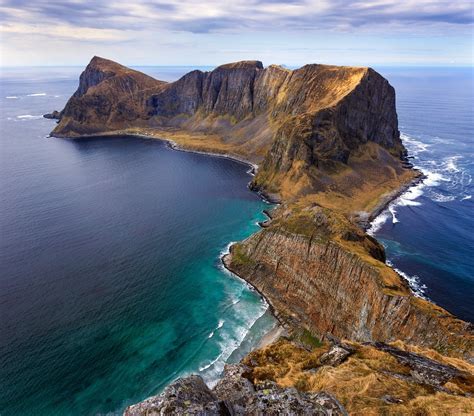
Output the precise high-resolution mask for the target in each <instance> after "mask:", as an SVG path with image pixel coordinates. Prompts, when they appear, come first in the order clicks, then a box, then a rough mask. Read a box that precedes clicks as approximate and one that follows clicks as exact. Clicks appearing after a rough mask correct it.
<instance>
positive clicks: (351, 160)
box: [52, 57, 407, 198]
mask: <svg viewBox="0 0 474 416" xmlns="http://www.w3.org/2000/svg"><path fill="white" fill-rule="evenodd" d="M130 129H135V131H140V130H141V131H147V130H148V131H149V130H150V129H151V130H152V133H153V134H161V136H162V137H170V136H171V138H173V139H174V140H176V141H178V142H180V141H181V142H182V144H183V145H185V146H187V147H192V148H198V149H201V150H213V151H216V152H223V153H229V152H230V153H233V154H236V155H239V156H242V157H244V158H246V159H248V160H251V161H253V162H257V163H260V162H262V163H261V166H260V169H259V173H258V175H257V177H256V178H255V181H254V186H255V187H256V188H259V189H262V190H264V191H266V192H268V193H272V194H275V195H279V196H281V197H283V198H287V197H290V196H293V195H294V194H295V193H298V194H308V193H314V192H316V191H324V190H328V189H332V188H334V189H336V190H337V192H342V193H344V192H346V191H347V190H346V187H345V186H344V184H341V183H336V182H337V181H336V182H334V179H332V180H331V179H330V178H331V177H332V178H334V177H335V175H334V172H335V171H339V172H343V171H344V172H345V173H344V174H343V175H342V176H344V177H347V175H348V174H349V173H350V174H352V175H355V176H357V183H358V185H360V186H363V185H366V178H367V177H368V175H366V172H363V171H362V172H361V167H363V164H359V165H358V164H357V160H358V159H360V157H363V156H366V155H372V154H374V153H377V152H381V153H383V157H384V158H385V159H386V161H387V162H386V164H387V166H391V169H389V170H387V169H381V170H380V171H379V172H378V175H379V176H378V178H377V181H378V182H383V181H385V182H390V181H397V180H400V181H402V182H403V181H404V180H406V176H407V172H406V171H405V170H403V169H401V168H400V166H401V164H400V158H401V157H402V156H403V155H404V148H403V145H402V143H401V141H400V135H399V132H398V125H397V114H396V111H395V92H394V90H393V88H392V87H391V86H390V84H389V83H388V82H387V81H386V80H385V79H384V78H383V77H382V76H380V75H379V74H378V73H377V72H375V71H373V70H372V69H369V68H355V67H336V66H329V65H306V66H304V67H302V68H300V69H296V70H293V71H291V70H288V69H285V68H283V67H280V66H276V65H271V66H269V67H267V68H264V67H263V65H262V63H261V62H259V61H242V62H237V63H233V64H226V65H222V66H219V67H217V68H216V69H214V70H213V71H211V72H202V71H192V72H190V73H188V74H186V75H184V76H183V77H182V78H180V79H179V80H177V81H175V82H171V83H166V82H163V81H157V80H154V79H152V78H151V77H148V76H146V75H144V74H142V73H140V72H138V71H134V70H131V69H128V68H126V67H124V66H121V65H119V64H117V63H115V62H112V61H109V60H106V59H103V58H98V57H94V58H93V59H92V60H91V62H90V63H89V65H88V66H87V68H86V69H85V71H84V72H83V73H82V75H81V77H80V82H79V87H78V89H77V91H76V92H75V93H74V95H73V96H72V97H71V99H70V100H69V101H68V103H67V104H66V107H65V108H64V109H63V110H62V111H61V112H60V114H59V122H58V125H57V126H56V128H55V129H54V130H53V132H52V135H54V136H58V137H78V136H84V135H97V134H103V133H107V132H113V131H122V132H123V131H127V130H128V131H130ZM177 133H179V134H177ZM192 139H194V140H192ZM369 145H370V146H371V147H369ZM371 157H372V156H371ZM376 157H377V156H376ZM372 158H373V157H372ZM362 170H363V169H362ZM333 182H334V183H333ZM392 187H393V184H392ZM346 193H347V192H346Z"/></svg>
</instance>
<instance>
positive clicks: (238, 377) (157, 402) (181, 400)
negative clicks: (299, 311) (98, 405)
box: [125, 364, 347, 416]
mask: <svg viewBox="0 0 474 416" xmlns="http://www.w3.org/2000/svg"><path fill="white" fill-rule="evenodd" d="M250 371H251V369H250V368H249V367H247V366H244V365H241V364H233V365H227V366H226V368H225V370H224V375H223V377H222V379H221V380H220V381H219V383H218V384H217V386H216V387H215V388H214V389H213V390H211V389H209V388H208V387H207V386H206V385H205V384H204V381H203V380H202V378H201V377H199V376H189V377H186V378H182V379H178V380H177V381H175V382H174V383H172V384H170V385H169V386H168V387H167V388H166V389H165V390H164V392H163V393H161V394H160V395H158V396H154V397H151V398H149V399H147V400H145V401H143V402H141V403H138V404H136V405H133V406H130V407H129V408H127V409H126V410H125V416H145V415H146V416H153V415H184V414H186V415H200V416H203V415H206V416H227V415H229V416H246V415H254V416H257V415H262V416H263V415H268V416H279V415H295V416H296V415H298V416H300V415H301V416H330V415H331V416H346V415H347V413H346V411H345V410H344V407H343V406H342V405H341V404H340V403H339V402H338V400H337V399H336V398H334V397H333V396H332V395H331V394H328V393H326V392H318V393H304V392H299V391H298V390H297V389H295V388H293V387H291V388H282V387H280V386H279V385H278V384H277V383H275V382H272V381H267V382H265V383H259V384H257V385H254V384H253V383H252V382H250V381H249V380H248V378H246V377H245V373H246V372H247V373H249V374H250Z"/></svg>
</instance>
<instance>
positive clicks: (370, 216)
mask: <svg viewBox="0 0 474 416" xmlns="http://www.w3.org/2000/svg"><path fill="white" fill-rule="evenodd" d="M48 137H55V138H61V139H68V140H78V139H79V140H80V139H82V138H107V137H132V138H133V137H135V138H140V139H152V140H160V141H161V142H164V143H165V144H166V145H167V147H168V148H170V149H172V150H175V151H181V152H186V153H196V154H200V155H205V156H210V157H220V158H224V159H229V160H232V161H234V162H237V163H241V164H244V165H246V166H249V167H250V170H249V171H247V172H246V173H247V174H249V175H250V176H255V174H256V173H257V171H258V165H257V164H256V163H253V162H250V161H249V160H247V159H245V158H243V157H239V156H235V155H231V154H228V153H218V152H210V151H203V150H198V149H191V148H186V147H183V146H182V145H179V144H178V143H177V142H176V141H174V140H172V139H169V138H164V137H160V136H158V135H152V134H149V135H147V134H143V133H133V132H125V131H111V132H104V133H100V134H93V135H82V136H78V137H58V136H52V135H50V136H48ZM410 169H411V170H413V171H416V172H417V176H416V177H415V178H413V179H412V180H410V181H409V182H407V183H405V184H403V185H402V186H401V187H400V188H399V189H396V190H394V191H392V192H390V193H388V194H386V195H385V196H383V197H382V198H381V201H380V202H379V203H378V204H377V205H376V207H375V208H374V209H372V211H371V212H369V213H367V217H366V218H365V219H359V220H357V221H356V223H357V224H358V225H359V226H360V227H361V228H362V229H363V230H364V232H367V231H368V230H369V228H370V227H371V225H372V223H373V222H374V221H375V220H376V218H377V217H379V216H380V215H381V214H382V213H383V212H385V211H386V210H387V209H388V207H389V206H390V204H391V203H393V202H394V201H395V200H396V199H397V198H399V197H400V196H402V195H403V194H404V193H405V192H407V191H408V190H409V189H410V188H412V187H414V186H416V185H418V184H419V183H421V182H422V181H423V180H424V179H425V178H426V175H425V174H424V173H423V172H422V171H421V170H419V169H416V168H413V167H411V168H410ZM250 184H251V181H250V182H249V183H248V185H247V187H248V188H249V189H250V190H251V191H252V192H254V193H256V194H257V195H258V196H259V197H260V198H261V199H262V200H263V201H264V202H265V203H268V204H274V205H278V204H281V203H282V201H281V200H279V199H278V200H275V199H273V198H272V197H271V196H267V195H266V194H265V193H264V192H263V191H262V190H260V189H256V188H252V187H251V186H250ZM263 213H264V214H265V215H266V216H267V217H268V219H267V220H266V221H264V222H263V223H266V222H267V221H268V222H270V221H271V220H272V218H271V215H269V212H268V211H267V210H263ZM258 225H259V226H260V228H264V226H263V225H262V224H261V223H259V224H258ZM257 232H258V231H257ZM252 235H253V234H252ZM234 244H235V242H230V243H229V244H228V246H227V250H226V251H225V252H223V253H222V255H221V256H220V261H221V264H222V267H223V268H224V269H225V270H226V271H227V272H229V273H231V275H232V276H233V277H235V278H237V279H239V280H241V281H242V282H243V283H244V284H245V285H247V287H249V288H251V290H253V291H254V292H256V293H258V294H259V296H260V298H261V299H262V300H263V302H265V303H266V304H267V305H268V308H269V311H270V313H271V315H272V316H273V317H274V318H275V320H276V325H275V326H274V327H273V328H272V329H270V330H269V331H268V332H267V333H265V334H263V335H262V337H261V339H260V340H259V342H258V343H257V344H256V345H255V346H254V347H253V348H252V349H251V351H255V350H257V349H260V348H263V347H265V346H267V345H269V344H271V343H273V342H275V341H277V340H278V339H279V338H280V337H281V336H282V335H283V334H285V333H287V331H288V327H289V324H288V323H287V322H285V321H284V320H283V319H282V318H281V317H280V313H279V311H278V310H277V309H276V308H275V307H274V306H273V305H272V303H271V302H270V300H269V299H268V298H267V297H266V296H265V295H264V294H263V293H262V292H261V291H260V290H258V289H257V288H256V287H255V286H253V285H252V284H251V283H250V282H248V281H247V280H246V279H245V278H243V277H242V276H240V275H238V274H237V273H235V272H234V271H233V270H231V269H230V268H229V267H228V266H227V264H226V258H227V257H228V256H229V255H231V251H232V246H233V245H234ZM386 264H387V263H386ZM387 265H388V267H390V268H391V269H392V270H394V272H395V273H397V275H399V276H400V278H401V279H402V280H403V281H407V279H406V278H404V277H403V276H402V275H401V274H400V273H399V272H398V271H397V270H396V269H395V268H394V267H393V266H391V265H389V264H387ZM407 283H408V281H407ZM409 287H410V285H409ZM410 291H411V292H412V294H413V295H415V296H416V293H415V292H414V291H413V289H412V288H411V287H410Z"/></svg>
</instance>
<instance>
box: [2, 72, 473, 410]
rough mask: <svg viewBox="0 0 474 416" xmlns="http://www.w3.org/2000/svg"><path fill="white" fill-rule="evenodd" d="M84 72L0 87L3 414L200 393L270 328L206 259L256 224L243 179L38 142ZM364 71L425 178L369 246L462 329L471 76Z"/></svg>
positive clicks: (128, 150) (181, 160)
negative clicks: (187, 382) (190, 386)
mask: <svg viewBox="0 0 474 416" xmlns="http://www.w3.org/2000/svg"><path fill="white" fill-rule="evenodd" d="M82 69H83V68H79V67H41V68H33V67H30V68H3V69H2V70H1V71H0V105H1V114H0V133H1V135H0V414H1V415H10V414H15V415H39V416H42V415H53V416H54V415H79V414H80V415H114V414H120V413H121V412H122V411H123V409H124V408H125V407H126V406H128V405H130V404H133V403H136V402H138V401H140V400H143V399H145V398H146V397H149V396H151V395H153V394H156V393H158V392H160V391H161V390H162V389H163V388H164V386H166V385H167V384H168V383H169V382H171V381H172V380H174V379H176V378H177V377H180V376H183V375H187V374H191V373H197V374H200V375H201V376H203V378H204V379H205V381H206V382H208V383H210V384H212V383H215V382H216V380H217V379H218V377H219V375H220V374H221V372H222V369H223V367H224V364H225V363H226V362H235V361H238V360H240V358H241V357H243V356H244V355H245V354H246V353H247V352H248V351H250V350H251V349H252V348H254V347H255V346H256V345H257V344H258V342H259V341H260V339H261V338H262V336H263V335H264V334H265V333H267V332H268V331H269V330H270V329H271V328H273V327H274V326H275V324H276V322H275V319H274V318H273V317H272V315H271V313H270V311H269V308H268V305H267V304H266V303H265V301H264V300H263V299H261V297H260V296H259V295H258V294H257V293H256V292H255V291H253V290H252V288H251V287H249V286H248V285H247V284H246V283H245V282H243V281H242V280H240V279H239V278H238V277H236V276H235V275H232V274H231V273H229V272H227V271H226V270H225V269H224V268H223V267H222V263H221V260H220V257H221V256H222V254H223V253H225V252H226V250H228V247H229V244H230V243H231V242H233V241H238V240H242V239H244V238H245V237H247V236H249V235H250V234H252V233H254V232H256V231H257V230H258V221H261V220H263V219H264V218H265V217H264V214H263V210H264V209H265V208H269V205H268V204H267V203H266V202H265V201H262V200H261V199H260V198H259V197H258V196H257V195H256V194H255V193H253V192H251V191H249V190H248V188H247V184H248V182H249V181H250V180H251V176H250V170H249V166H248V165H245V164H243V163H239V162H236V161H232V160H229V159H225V158H222V157H214V156H209V155H202V154H195V153H189V152H182V151H176V150H173V149H171V148H170V147H169V146H168V145H167V143H166V142H162V141H159V140H153V139H141V138H136V137H109V138H106V139H104V138H102V139H101V138H91V139H81V140H68V139H57V138H51V137H49V136H48V134H49V132H50V131H51V130H52V129H53V128H54V123H55V121H54V120H47V119H44V118H43V117H42V114H44V113H47V112H51V111H52V110H61V109H62V108H63V107H64V104H65V103H66V101H67V99H68V98H69V96H70V95H71V94H72V93H73V92H74V91H75V89H76V88H77V84H78V77H79V74H80V72H81V71H82ZM137 69H139V70H141V71H143V72H145V73H147V74H149V75H151V76H154V77H155V78H158V79H162V80H166V81H171V80H175V79H177V78H179V77H180V76H181V75H183V74H184V73H186V72H188V71H189V70H191V69H194V68H191V67H141V68H140V67H138V68H137ZM202 69H211V68H210V67H206V68H202ZM376 69H378V70H379V71H380V72H381V73H382V74H383V75H384V76H386V77H387V78H388V79H389V81H390V82H391V83H392V85H393V86H394V87H395V88H396V90H397V109H398V114H399V121H400V130H401V132H402V138H403V141H404V143H405V145H406V147H407V148H408V151H409V154H410V157H412V159H411V160H412V163H413V164H414V165H415V166H416V167H417V168H419V169H421V170H422V171H423V172H424V173H425V175H426V179H425V180H424V182H423V183H421V184H420V185H417V186H416V187H413V188H411V189H410V190H409V191H408V192H407V193H405V194H404V195H402V196H401V197H400V198H398V199H397V200H396V201H394V203H392V204H391V205H390V207H389V208H388V209H387V210H386V211H385V212H384V213H382V214H381V215H380V216H379V217H378V218H377V219H376V220H375V222H374V223H373V224H372V227H371V229H370V233H372V234H373V235H374V236H375V237H377V238H378V239H379V240H380V241H381V242H382V243H383V244H384V246H385V247H386V250H387V257H388V261H389V262H390V263H391V264H392V265H393V267H395V268H396V269H397V270H398V271H399V273H400V274H402V276H404V277H405V278H406V279H407V280H408V281H409V282H410V285H411V287H412V288H413V291H414V292H415V293H416V294H417V296H421V297H425V298H428V299H430V300H432V301H433V302H435V303H437V304H438V305H440V306H442V307H444V308H446V309H448V311H450V312H452V313H454V314H456V315H458V316H459V317H461V318H463V319H465V320H469V321H471V322H474V312H473V309H474V308H472V305H473V304H474V273H473V272H474V255H473V252H474V250H473V249H474V239H473V237H472V233H473V231H474V219H473V212H474V211H473V209H472V208H473V206H474V201H473V200H472V194H473V193H474V189H473V184H472V175H473V174H474V159H473V107H472V106H473V103H474V100H473V98H474V97H473V91H474V88H473V87H474V85H473V72H472V69H469V68H387V67H384V68H376Z"/></svg>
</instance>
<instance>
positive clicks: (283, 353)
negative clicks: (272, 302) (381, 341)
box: [244, 340, 474, 416]
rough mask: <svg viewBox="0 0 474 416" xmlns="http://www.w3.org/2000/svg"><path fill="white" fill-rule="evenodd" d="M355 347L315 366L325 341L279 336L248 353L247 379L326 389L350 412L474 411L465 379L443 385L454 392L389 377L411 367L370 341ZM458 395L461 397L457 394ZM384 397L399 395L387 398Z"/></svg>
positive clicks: (431, 354) (451, 361)
mask: <svg viewBox="0 0 474 416" xmlns="http://www.w3.org/2000/svg"><path fill="white" fill-rule="evenodd" d="M351 345H352V346H353V347H354V348H356V352H355V353H354V354H353V355H352V356H350V357H349V358H348V359H347V360H346V361H345V362H344V363H342V364H341V365H339V366H337V367H331V366H320V364H319V357H320V356H321V355H322V354H323V353H324V352H325V351H327V349H328V348H329V347H328V345H327V344H325V345H322V346H321V347H318V348H314V349H313V350H312V351H307V350H305V349H303V348H300V347H298V346H296V345H294V344H292V343H291V342H289V341H287V340H280V341H278V342H277V343H275V344H271V345H269V346H267V347H266V348H264V349H262V350H258V351H254V352H252V353H251V354H250V355H249V356H247V357H246V358H245V360H244V363H245V364H247V365H249V366H250V367H252V368H253V370H252V381H253V382H255V383H259V382H263V381H264V380H273V381H275V382H277V383H278V384H279V385H280V386H282V387H296V388H298V389H300V390H304V391H322V390H323V391H326V392H329V393H331V394H333V395H335V396H336V397H337V398H338V400H340V401H341V403H343V405H344V406H345V407H346V409H347V410H348V412H349V413H350V414H351V415H453V416H454V415H468V414H473V412H474V401H473V399H472V398H470V397H465V396H464V394H465V393H470V392H471V391H472V387H473V386H472V383H471V382H470V381H469V380H468V382H467V383H465V384H463V383H462V382H460V381H457V380H455V381H453V382H450V383H447V384H446V386H445V388H447V389H449V390H450V391H452V392H453V393H456V394H448V393H441V392H436V391H435V390H434V389H433V388H432V387H430V386H423V385H420V384H417V383H413V382H409V381H406V380H403V379H400V378H396V377H393V376H392V375H390V374H392V373H397V374H400V375H406V376H408V375H409V374H410V369H409V368H408V367H406V366H404V365H402V364H400V363H399V362H398V361H397V360H396V359H395V358H394V357H393V356H391V355H390V354H388V353H385V352H381V351H379V350H377V349H375V348H373V347H371V346H362V345H360V344H356V343H351ZM395 345H396V346H397V347H399V348H402V349H407V350H410V351H414V352H417V353H419V354H420V353H422V355H425V356H427V357H430V358H434V359H437V360H439V361H440V362H443V363H445V364H450V365H453V366H455V367H457V368H459V369H460V370H464V371H469V372H471V374H472V372H473V371H474V366H472V365H471V364H469V363H467V362H466V361H463V360H461V359H456V358H450V357H444V356H442V355H441V354H439V353H437V352H435V351H432V350H426V349H421V348H419V347H413V346H406V345H405V344H403V343H402V342H401V341H399V342H397V343H395ZM461 395H462V396H461ZM384 396H390V397H392V398H396V399H397V400H401V402H400V403H387V402H386V401H384V400H383V398H384Z"/></svg>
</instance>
